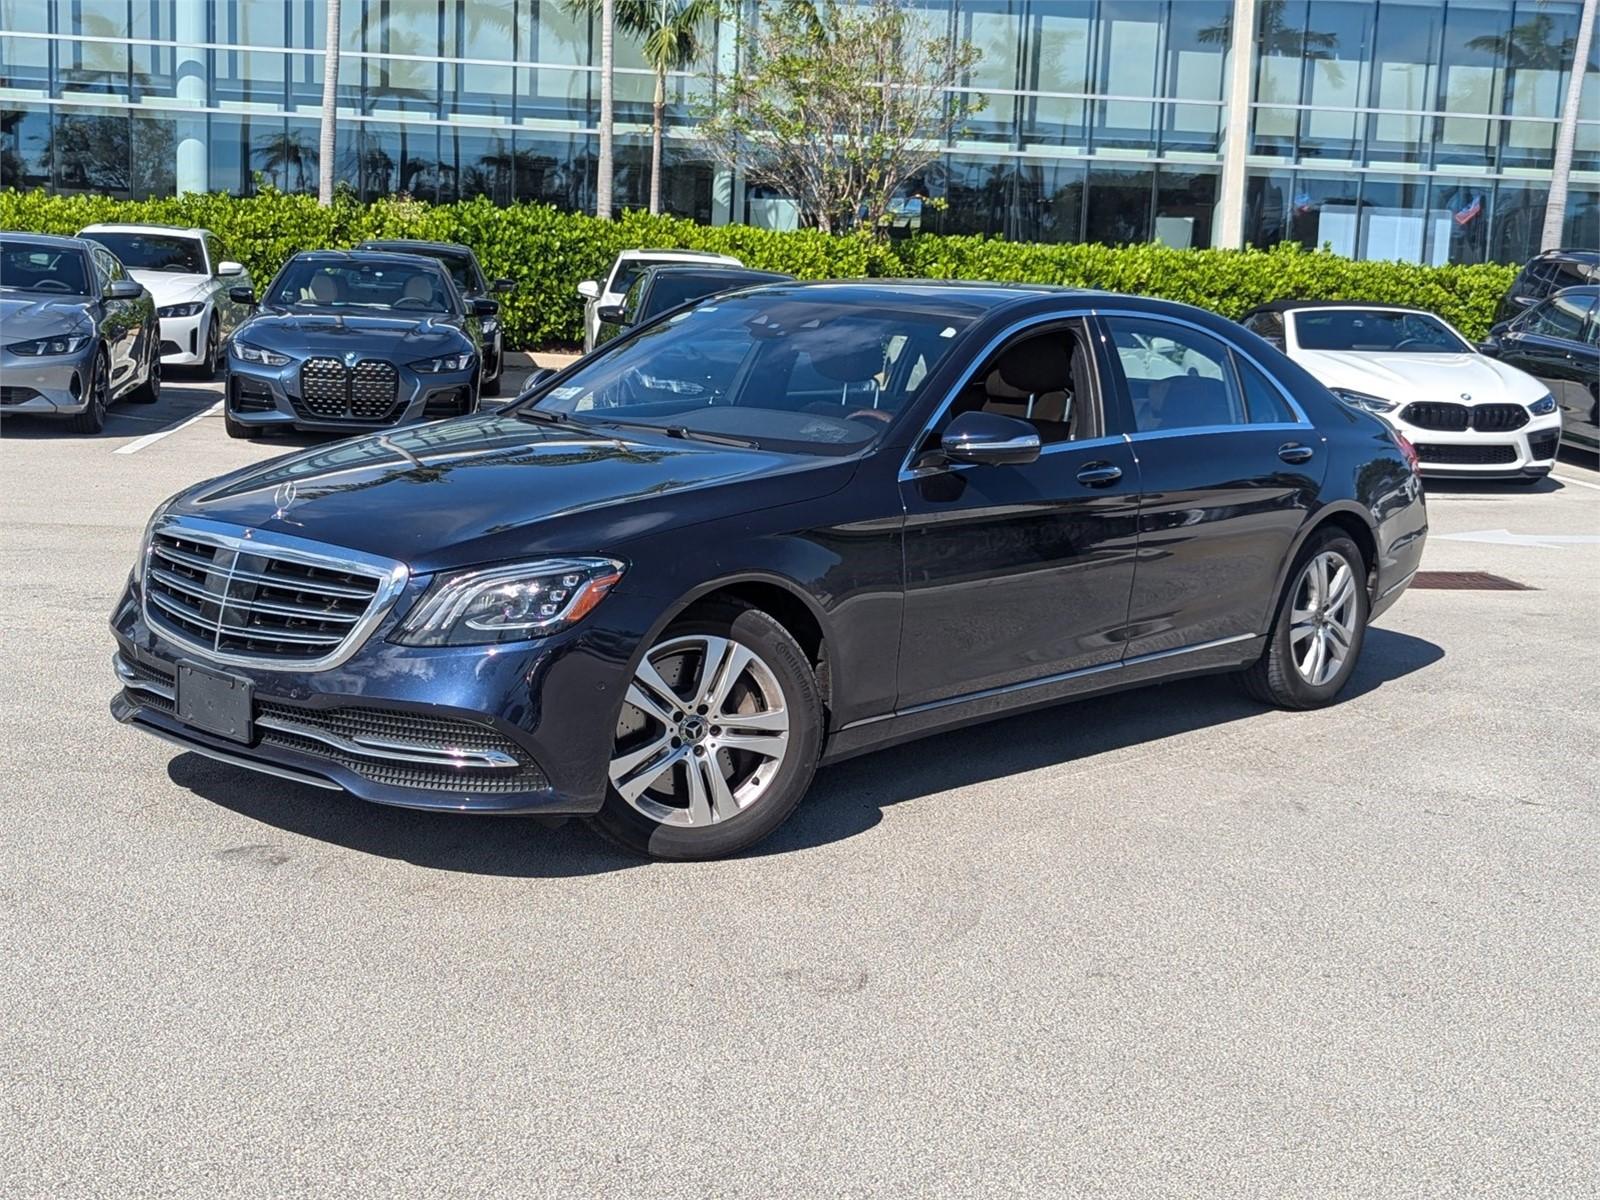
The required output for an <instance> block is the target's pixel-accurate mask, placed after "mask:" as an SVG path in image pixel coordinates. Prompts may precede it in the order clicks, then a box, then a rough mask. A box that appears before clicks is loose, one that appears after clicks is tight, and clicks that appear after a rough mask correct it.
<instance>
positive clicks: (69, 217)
mask: <svg viewBox="0 0 1600 1200" xmlns="http://www.w3.org/2000/svg"><path fill="white" fill-rule="evenodd" d="M96 221H140V222H153V223H159V224H171V225H198V226H204V227H205V228H207V229H210V230H212V231H213V232H214V233H216V234H217V235H218V236H219V237H221V238H222V240H223V242H224V244H225V245H226V247H227V250H228V253H229V254H231V255H233V256H234V257H236V258H238V259H239V260H240V261H241V262H243V263H244V264H245V265H246V266H247V267H249V268H250V273H251V275H252V276H254V278H255V280H256V281H257V283H258V284H265V283H266V281H267V280H268V279H269V278H270V277H271V276H272V275H273V274H274V273H275V272H276V271H277V269H278V267H279V266H281V265H282V263H283V261H284V260H285V259H286V258H287V257H288V256H289V255H291V254H293V253H294V252H295V251H297V250H303V249H316V248H321V247H328V246H352V245H354V244H355V243H357V242H359V241H361V240H362V239H363V238H369V237H419V238H431V239H435V240H438V241H448V242H464V243H466V244H467V245H469V246H471V247H472V248H473V249H474V250H475V251H476V252H477V254H478V257H479V259H480V260H481V261H482V263H483V267H484V270H485V271H486V272H488V274H489V275H490V276H491V277H500V276H505V277H509V278H511V279H515V280H516V281H517V283H518V285H519V286H518V289H517V291H515V292H514V293H512V294H510V295H509V296H507V297H505V298H504V302H503V311H504V314H505V323H506V332H507V336H508V338H509V340H510V342H511V344H513V345H517V346H524V347H536V346H553V345H561V344H570V343H573V342H576V341H578V340H579V339H580V337H581V335H582V324H581V320H582V302H581V301H580V300H579V298H578V296H577V293H576V291H575V289H576V287H577V284H578V283H579V281H580V280H584V279H593V278H595V277H597V276H599V275H600V274H602V273H603V272H604V271H605V269H606V267H607V266H609V265H610V263H611V260H612V259H613V258H614V257H615V255H616V253H617V251H618V250H621V249H625V248H632V247H676V248H683V249H695V250H715V251H720V252H723V253H727V254H733V255H737V256H738V257H739V258H740V259H742V260H743V261H744V262H745V263H747V264H748V265H750V266H752V267H760V268H764V269H766V270H772V271H784V272H787V273H788V274H791V275H796V276H799V277H800V278H803V279H829V278H835V279H837V278H852V277H859V276H864V275H867V276H890V277H893V276H901V277H927V278H936V279H989V280H1004V281H1012V282H1027V283H1057V284H1067V285H1071V286H1077V287H1089V288H1102V289H1105V290H1108V291H1117V292H1133V293H1137V294H1140V295H1145V296H1160V297H1165V298H1167V299H1172V300H1182V301H1185V302H1187V303H1190V304H1198V305H1200V306H1201V307H1203V308H1209V309H1212V310H1214V311H1216V312H1219V313H1221V314H1222V315H1223V316H1227V317H1237V316H1239V315H1240V314H1241V313H1243V312H1244V311H1245V310H1246V309H1248V308H1249V307H1251V306H1252V305H1254V304H1259V303H1262V302H1263V301H1267V300H1275V299H1278V298H1280V297H1285V296H1299V297H1305V298H1309V299H1330V300H1332V299H1342V300H1369V301H1374V302H1385V303H1396V304H1411V305H1417V306H1420V307H1422V308H1427V309H1431V310H1432V311H1434V312H1436V313H1438V314H1439V315H1441V316H1443V317H1444V318H1446V319H1447V320H1449V321H1451V322H1452V323H1453V324H1455V325H1456V326H1457V328H1459V329H1460V330H1461V331H1462V332H1463V333H1465V334H1466V335H1467V336H1468V337H1470V338H1478V337H1482V336H1483V335H1484V334H1485V333H1487V332H1488V329H1489V325H1490V322H1491V321H1492V320H1493V316H1494V310H1495V306H1496V304H1497V303H1498V302H1499V299H1500V296H1501V295H1502V293H1504V292H1505V290H1506V288H1507V287H1509V286H1510V284H1511V281H1512V278H1513V277H1514V276H1515V274H1516V268H1515V267H1514V266H1500V265H1496V264H1488V265H1478V266H1449V267H1420V266H1415V265H1412V264H1409V263H1393V262H1355V261H1352V260H1350V259H1346V258H1340V257H1339V256H1338V255H1335V254H1329V253H1327V252H1324V251H1308V250H1304V249H1302V248H1300V247H1299V246H1294V245H1288V244H1286V245H1282V246H1279V247H1277V248H1276V249H1273V250H1173V249H1169V248H1167V247H1164V246H1156V245H1143V246H1098V245H1088V244H1080V245H1065V246H1064V245H1047V244H1037V243H1018V242H1005V241H999V240H996V239H992V238H982V237H939V236H935V235H933V234H924V235H920V236H918V237H915V238H911V239H909V240H906V241H901V242H895V243H885V242H875V241H872V240H870V239H867V238H863V237H859V236H844V237H833V236H829V235H826V234H822V233H818V232H816V231H815V230H802V231H799V232H795V233H776V232H773V231H770V230H762V229H752V228H750V227H749V226H744V225H724V226H706V225H696V224H695V223H694V222H692V221H686V220H683V219H681V218H677V217H651V216H648V215H647V214H645V213H639V212H630V213H628V214H626V215H625V216H623V217H622V219H621V220H618V221H598V220H596V219H595V218H593V217H589V216H585V215H583V214H581V213H569V212H563V211H560V210H558V209H555V208H552V207H550V206H549V205H546V204H513V205H509V206H505V207H502V206H499V205H496V204H493V203H492V202H490V201H489V200H487V199H484V198H483V197H478V198H476V199H473V200H464V201H461V202H460V203H457V204H440V205H428V204H423V203H420V202H417V201H411V200H395V199H385V200H378V201H374V202H373V203H370V204H359V203H356V202H354V201H351V200H347V199H341V200H340V201H339V202H337V203H335V204H334V205H333V206H332V207H330V208H319V207H318V206H317V203H316V201H315V199H313V198H311V197H309V196H301V195H289V194H285V193H280V192H273V191H265V192H263V193H262V194H260V195H258V196H254V197H249V198H238V197H234V196H227V195H222V194H212V195H204V196H181V197H176V198H170V199H163V200H137V201H128V200H113V199H110V198H107V197H103V196H53V195H49V194H47V193H45V192H17V191H9V190H8V191H0V229H26V230H34V231H38V232H43V233H63V234H70V233H75V232H76V231H77V230H79V229H81V228H82V227H83V226H85V225H88V224H91V223H93V222H96Z"/></svg>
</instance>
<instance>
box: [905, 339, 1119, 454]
mask: <svg viewBox="0 0 1600 1200" xmlns="http://www.w3.org/2000/svg"><path fill="white" fill-rule="evenodd" d="M1093 312H1094V310H1093V309H1091V308H1088V307H1083V308H1074V309H1069V310H1067V311H1065V312H1051V313H1035V314H1034V315H1033V316H1031V317H1024V318H1022V319H1021V320H1019V321H1013V322H1012V323H1011V324H1010V325H1007V326H1006V327H1005V328H1004V329H1002V330H1001V331H1000V332H999V333H997V334H995V335H994V336H993V337H992V338H990V339H989V340H988V341H987V342H986V343H985V344H984V347H983V349H982V350H980V351H979V352H978V353H976V354H974V355H973V356H972V359H971V361H970V362H969V363H968V364H967V369H966V370H965V371H963V372H961V377H960V378H959V379H957V380H956V382H955V383H954V384H953V385H951V387H950V389H949V390H948V391H947V392H946V393H945V396H944V399H943V400H941V401H939V407H938V408H936V409H934V411H933V415H932V416H931V417H929V418H928V420H927V421H925V422H923V425H922V428H921V429H920V430H918V431H917V435H916V436H915V437H914V438H912V439H911V444H910V445H909V446H908V447H906V456H905V458H904V459H903V460H902V461H901V463H900V473H899V480H900V482H902V483H904V482H905V481H906V480H908V479H916V478H919V477H920V476H923V475H927V474H929V473H930V472H932V471H945V470H949V469H950V468H951V467H955V466H977V465H978V464H977V463H942V464H940V465H939V466H937V467H922V468H920V469H917V468H914V467H912V465H911V463H912V460H913V459H915V458H916V456H917V447H918V446H920V445H922V443H923V441H924V440H926V438H927V437H928V435H929V434H931V433H932V432H933V431H934V429H935V427H937V426H938V424H939V422H940V421H942V420H944V417H945V414H946V413H947V412H949V411H950V406H951V405H952V404H954V403H955V402H956V397H957V396H959V395H960V394H961V389H962V388H964V387H966V386H967V384H969V383H970V382H972V377H973V376H974V375H975V374H977V371H978V368H979V367H980V366H982V365H983V364H984V363H985V362H986V361H987V360H988V358H989V356H990V355H991V354H993V353H994V352H995V351H996V350H998V349H999V348H1000V347H1001V345H1003V344H1004V343H1005V342H1006V341H1008V340H1009V339H1011V338H1013V337H1015V336H1016V335H1017V334H1019V333H1021V332H1023V331H1024V330H1027V329H1032V328H1034V327H1035V326H1038V325H1054V324H1059V323H1061V322H1064V321H1073V320H1079V321H1084V320H1087V319H1088V318H1089V317H1090V316H1091V315H1092V314H1093ZM1091 369H1093V367H1092V366H1091ZM1095 382H1096V386H1097V387H1099V379H1098V378H1096V381H1095ZM1100 392H1101V405H1100V408H1101V414H1102V419H1103V417H1104V412H1105V403H1104V392H1105V389H1104V388H1103V387H1100ZM1121 440H1122V436H1121V435H1120V434H1118V435H1117V436H1116V437H1114V438H1091V439H1089V441H1083V442H1052V443H1051V444H1050V445H1048V446H1041V447H1040V448H1039V455H1040V457H1041V458H1042V457H1043V456H1044V455H1046V454H1048V453H1050V452H1051V451H1052V450H1055V449H1057V448H1058V447H1063V446H1087V445H1090V444H1091V443H1096V442H1107V443H1109V442H1112V441H1121Z"/></svg>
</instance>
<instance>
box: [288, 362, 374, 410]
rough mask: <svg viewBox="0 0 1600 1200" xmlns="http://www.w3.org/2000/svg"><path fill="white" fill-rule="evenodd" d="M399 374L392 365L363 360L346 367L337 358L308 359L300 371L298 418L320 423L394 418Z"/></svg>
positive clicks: (296, 405) (297, 402)
mask: <svg viewBox="0 0 1600 1200" xmlns="http://www.w3.org/2000/svg"><path fill="white" fill-rule="evenodd" d="M399 395H400V373H399V372H398V371H397V370H395V368H394V364H392V363H386V362H382V361H380V360H378V359H373V358H364V359H362V360H361V361H360V362H358V363H356V364H355V365H354V366H353V367H346V366H345V365H344V363H342V362H340V361H339V360H338V359H337V358H308V359H307V360H306V361H305V363H304V364H303V365H302V366H301V368H300V398H299V400H298V401H296V403H295V407H296V408H298V409H299V410H300V415H301V416H304V417H309V418H313V419H316V420H322V421H386V420H391V419H393V417H394V416H395V412H394V409H395V406H396V405H397V403H398V400H399Z"/></svg>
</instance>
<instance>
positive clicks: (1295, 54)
mask: <svg viewBox="0 0 1600 1200" xmlns="http://www.w3.org/2000/svg"><path fill="white" fill-rule="evenodd" d="M918 7H919V8H921V9H922V10H923V12H924V15H925V17H926V19H927V20H928V21H929V22H930V23H931V24H933V25H934V26H935V27H938V28H942V29H946V30H948V31H949V33H950V34H951V35H953V36H955V37H958V38H962V39H967V40H970V41H971V42H972V43H973V44H974V45H975V46H976V47H977V48H978V50H979V51H980V54H981V57H980V59H979V60H978V62H977V64H976V66H975V67H974V68H973V69H972V71H971V74H970V77H969V78H968V79H966V80H965V81H964V87H963V89H960V90H959V91H958V92H956V93H954V94H952V96H951V102H950V112H951V114H952V116H951V119H950V121H949V125H948V128H947V130H946V135H945V138H944V145H943V152H942V153H941V155H940V157H939V159H938V160H937V162H936V163H935V164H934V165H933V166H932V167H931V168H930V169H928V170H927V171H926V172H924V173H923V174H922V175H921V176H920V177H919V178H917V179H916V180H914V181H913V183H912V185H911V187H910V188H909V189H908V194H909V195H911V196H924V197H930V198H936V199H939V200H942V201H943V202H944V203H943V204H942V205H917V204H909V205H907V206H906V207H907V214H908V215H907V216H906V217H905V218H904V221H903V223H904V224H908V225H911V226H914V227H920V228H924V229H931V230H937V231H942V232H952V233H954V232H959V233H992V234H1001V235H1004V236H1006V237H1009V238H1014V239H1028V240H1042V241H1101V242H1137V241H1146V240H1151V239H1158V240H1160V241H1163V242H1165V243H1167V244H1171V245H1184V246H1208V245H1213V244H1217V243H1218V242H1220V241H1225V240H1227V239H1225V238H1223V237H1222V236H1221V233H1220V229H1221V226H1220V225H1219V222H1218V219H1217V212H1218V205H1219V198H1220V195H1221V186H1222V184H1221V181H1222V177H1223V174H1224V166H1225V163H1224V158H1225V156H1226V155H1228V154H1234V155H1236V156H1238V157H1239V158H1240V159H1242V162H1243V167H1244V173H1243V183H1244V200H1243V204H1244V222H1243V240H1244V241H1246V242H1249V243H1254V244H1259V245H1271V244H1274V243H1276V242H1278V241H1281V240H1285V239H1290V240H1294V241H1298V242H1302V243H1305V244H1307V245H1321V244H1323V243H1329V244H1332V245H1333V246H1334V248H1335V249H1337V250H1339V251H1340V252H1342V253H1345V254H1350V255H1354V256H1359V257H1371V258H1400V259H1406V260H1412V261H1419V262H1430V263H1437V262H1477V261H1482V260H1484V259H1495V260H1505V261H1514V260H1520V259H1523V258H1526V257H1527V256H1529V255H1530V254H1531V253H1532V252H1533V251H1535V250H1536V249H1537V242H1538V236H1539V229H1540V226H1541V224H1542V220H1543V212H1544V201H1545V196H1546V194H1547V190H1548V187H1549V179H1550V168H1551V160H1552V156H1553V149H1554V145H1555V139H1556V128H1557V123H1558V118H1559V115H1560V110H1561V105H1562V102H1563V99H1564V96H1565V93H1566V88H1567V83H1568V80H1569V78H1570V72H1571V71H1572V69H1573V46H1574V41H1575V38H1576V35H1577V31H1578V21H1579V14H1580V10H1581V3H1580V0H1254V2H1253V3H1243V4H1240V5H1239V6H1238V7H1237V9H1236V5H1235V3H1234V2H1233V0H925V2H921V3H919V4H918ZM750 8H751V9H752V10H753V8H754V6H753V5H751V6H750ZM1251 10H1253V17H1252V20H1253V24H1254V51H1253V54H1252V56H1251V60H1250V62H1249V63H1248V64H1247V65H1246V68H1245V69H1247V70H1248V96H1249V102H1248V112H1247V113H1246V114H1244V115H1243V116H1242V117H1241V118H1239V119H1243V120H1247V122H1248V126H1247V129H1246V131H1245V136H1244V137H1233V138H1229V137H1228V136H1227V135H1228V133H1229V131H1230V130H1232V129H1234V126H1233V122H1234V120H1235V119H1236V118H1235V115H1234V114H1232V113H1230V112H1229V107H1228V102H1227V97H1228V96H1229V94H1230V92H1229V79H1230V73H1231V71H1230V45H1231V43H1232V42H1233V38H1232V32H1233V22H1234V19H1235V15H1236V11H1246V12H1249V11H1251ZM747 19H749V18H748V17H747ZM324 20H325V10H324V4H323V0H0V185H9V186H18V187H30V186H38V185H42V186H48V187H53V188H55V189H57V190H60V191H92V192H103V193H109V194H113V195H121V196H146V195H162V194H168V193H171V192H174V191H178V190H204V189H210V190H227V191H233V192H248V191H249V190H250V189H251V188H252V187H253V186H255V181H256V180H257V179H265V180H268V181H270V182H271V183H272V184H274V185H275V186H277V187H279V188H283V189H288V190H300V189H306V188H314V187H315V184H316V175H317V142H318V114H319V112H320V106H321V91H322V84H321V79H322V48H323V47H322V39H323V30H324ZM733 34H734V31H733V30H732V29H731V28H717V29H713V30H708V41H709V43H710V44H711V46H712V47H713V51H712V56H713V57H714V58H717V59H718V60H720V61H723V62H726V61H727V60H728V58H729V56H730V54H731V49H730V48H731V46H732V43H733V40H734V39H733ZM340 53H341V65H340V89H339V91H340V115H341V120H340V127H339V150H338V157H339V161H338V164H337V169H338V174H339V176H340V177H341V178H342V179H344V180H346V181H348V182H349V184H350V185H351V186H353V187H354V188H356V189H357V190H358V191H359V192H360V193H361V194H362V195H363V196H367V197H372V196H378V195H385V194H391V193H398V192H406V193H409V194H411V195H414V196H417V197H421V198H425V199H439V200H448V199H454V198H457V197H465V196H472V195H478V194H483V195H487V196H489V197H491V198H493V199H495V200H498V201H510V200H546V201H550V202H552V203H555V204H558V205H562V206H565V207H571V208H587V207H590V206H591V205H592V203H593V189H594V179H595V151H596V144H597V139H596V136H595V119H596V116H597V113H598V109H599V78H598V72H597V71H596V68H595V65H594V64H595V62H596V60H597V58H598V54H599V46H598V35H597V31H596V30H595V29H594V28H593V27H592V25H591V23H590V21H589V20H587V19H586V18H582V17H574V16H573V15H572V14H571V13H570V12H569V11H568V9H567V7H566V6H565V5H564V4H563V3H561V2H560V0H344V3H343V21H342V35H341V45H340ZM617 62H618V68H619V70H618V75H617V85H616V91H617V105H618V119H619V122H620V125H619V131H618V132H619V136H618V163H617V172H616V187H617V197H616V198H617V201H618V202H619V203H620V204H622V205H625V206H642V205H643V203H644V199H645V194H646V186H647V182H648V180H647V169H648V168H647V163H648V158H649V153H648V142H647V130H648V124H649V117H650V113H649V107H650V96H651V91H652V80H651V77H650V74H649V72H648V71H647V70H645V69H644V67H643V64H642V61H641V59H640V57H639V53H638V50H637V48H636V47H635V46H633V45H632V44H631V43H630V42H629V41H628V40H627V39H626V38H624V37H621V36H619V37H618V39H617ZM1584 66H1585V67H1586V76H1585V83H1584V92H1583V109H1582V120H1581V121H1580V124H1579V126H1578V136H1577V154H1576V159H1575V163H1574V170H1573V174H1572V182H1571V194H1570V203H1569V206H1568V215H1567V234H1566V240H1567V242H1568V243H1569V244H1579V245H1588V246H1595V245H1600V38H1597V39H1596V41H1595V48H1594V50H1593V52H1592V53H1591V55H1590V60H1589V62H1588V63H1586V64H1584ZM712 86H714V82H713V81H712V80H711V79H710V78H708V77H706V75H703V74H702V75H698V76H697V75H691V74H683V75H677V76H674V77H673V79H672V81H671V86H670V88H669V97H670V109H669V113H668V124H669V142H668V151H667V156H668V158H667V160H668V164H669V168H670V169H669V172H668V176H667V188H666V202H667V205H668V207H669V208H670V209H671V210H672V211H674V212H677V213H681V214H683V215H686V216H690V217H694V218H696V219H698V220H701V221H730V220H732V221H749V222H751V223H756V224H783V223H785V222H786V221H789V220H792V216H793V214H792V209H790V208H789V207H788V206H787V204H786V202H785V201H784V200H783V199H782V198H781V197H773V196H770V195H765V194H763V193H761V192H760V191H759V190H757V189H753V188H749V187H746V186H745V184H744V182H743V181H742V180H741V179H738V178H734V177H729V176H726V175H719V174H718V173H717V172H715V171H713V170H712V168H711V167H710V166H709V165H707V164H706V163H705V162H703V161H702V160H701V159H700V158H699V157H698V156H697V154H696V149H695V143H694V138H693V129H692V124H693V120H694V116H693V109H694V104H693V101H694V100H695V98H696V96H697V94H698V93H699V92H700V91H701V89H705V88H709V87H712ZM1233 94H1234V95H1240V94H1241V93H1240V92H1238V91H1237V90H1235V91H1234V93H1233ZM964 96H982V97H983V98H984V100H985V104H984V107H983V108H982V110H981V111H979V112H977V113H975V114H965V115H961V114H964V106H963V104H962V100H963V97H964ZM1227 165H1229V166H1231V167H1237V166H1238V164H1237V163H1234V164H1227Z"/></svg>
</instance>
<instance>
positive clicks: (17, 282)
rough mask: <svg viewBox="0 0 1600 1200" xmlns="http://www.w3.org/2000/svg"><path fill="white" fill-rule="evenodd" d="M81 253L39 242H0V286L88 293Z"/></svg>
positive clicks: (65, 292)
mask: <svg viewBox="0 0 1600 1200" xmlns="http://www.w3.org/2000/svg"><path fill="white" fill-rule="evenodd" d="M88 278H89V277H88V274H87V272H86V271H85V270H84V262H83V254H82V253H81V252H80V251H78V250H73V249H68V248H66V247H63V246H49V245H45V244H44V243H42V242H18V241H12V240H10V239H9V238H8V239H6V240H4V241H0V288H16V289H18V290H20V291H24V292H59V293H61V294H62V295H71V296H87V295H88V294H89V282H88Z"/></svg>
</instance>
